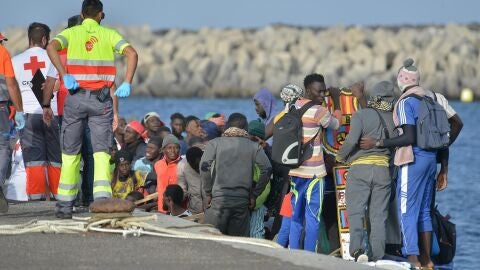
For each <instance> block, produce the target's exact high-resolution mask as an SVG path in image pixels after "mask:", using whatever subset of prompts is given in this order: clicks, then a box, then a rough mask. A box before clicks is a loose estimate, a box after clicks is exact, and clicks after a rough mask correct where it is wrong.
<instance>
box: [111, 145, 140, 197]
mask: <svg viewBox="0 0 480 270" xmlns="http://www.w3.org/2000/svg"><path fill="white" fill-rule="evenodd" d="M131 163H132V155H131V154H130V152H128V151H126V150H123V149H122V150H120V151H118V152H117V153H116V155H115V170H114V171H113V176H112V197H113V198H119V199H125V198H126V197H127V195H128V194H129V193H130V192H132V191H136V190H138V189H139V188H140V187H141V186H142V185H143V181H138V180H137V178H136V177H135V174H134V173H133V171H132V170H131V167H130V166H131Z"/></svg>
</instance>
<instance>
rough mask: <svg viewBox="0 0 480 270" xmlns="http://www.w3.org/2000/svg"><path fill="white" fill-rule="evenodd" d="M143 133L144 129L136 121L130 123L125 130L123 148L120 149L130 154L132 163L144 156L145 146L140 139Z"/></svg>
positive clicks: (142, 139)
mask: <svg viewBox="0 0 480 270" xmlns="http://www.w3.org/2000/svg"><path fill="white" fill-rule="evenodd" d="M143 132H144V128H143V126H142V124H140V122H138V121H131V122H130V123H128V125H127V127H126V128H125V135H124V137H123V139H124V142H125V147H123V148H122V149H126V150H127V151H128V152H130V154H132V156H133V163H135V161H137V159H140V158H142V157H143V156H144V155H145V148H146V147H147V145H146V144H145V140H144V138H143V137H142V134H143Z"/></svg>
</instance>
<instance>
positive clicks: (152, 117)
mask: <svg viewBox="0 0 480 270" xmlns="http://www.w3.org/2000/svg"><path fill="white" fill-rule="evenodd" d="M142 124H143V126H144V127H145V131H144V132H143V134H142V135H143V137H144V138H145V141H148V140H150V138H152V137H159V136H160V132H161V131H160V129H161V128H162V127H163V126H165V124H164V123H163V122H162V120H161V119H160V115H158V113H156V112H149V113H147V114H145V116H144V117H143V119H142Z"/></svg>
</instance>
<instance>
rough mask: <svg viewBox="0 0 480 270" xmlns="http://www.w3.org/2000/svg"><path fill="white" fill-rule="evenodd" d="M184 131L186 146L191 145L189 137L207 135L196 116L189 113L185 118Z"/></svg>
mask: <svg viewBox="0 0 480 270" xmlns="http://www.w3.org/2000/svg"><path fill="white" fill-rule="evenodd" d="M185 132H186V133H187V137H186V138H185V142H186V143H187V145H188V147H191V146H192V145H191V144H190V139H192V138H193V137H200V138H206V137H207V135H206V134H205V131H204V130H203V129H202V126H201V125H200V120H199V119H198V117H196V116H193V115H190V116H188V117H187V118H185Z"/></svg>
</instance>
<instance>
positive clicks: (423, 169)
mask: <svg viewBox="0 0 480 270" xmlns="http://www.w3.org/2000/svg"><path fill="white" fill-rule="evenodd" d="M435 173H436V158H435V156H434V155H429V156H426V155H425V156H424V155H415V161H414V162H413V163H410V164H407V165H403V166H401V167H400V170H399V171H398V178H397V181H398V183H397V192H396V195H397V207H398V214H399V220H400V228H401V230H402V235H403V248H402V252H403V254H404V255H405V256H407V255H419V254H420V251H419V248H418V233H419V232H430V231H432V218H431V216H430V204H431V201H432V194H433V185H434V183H435Z"/></svg>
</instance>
